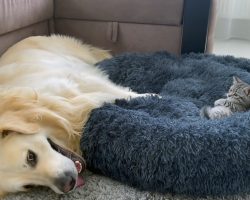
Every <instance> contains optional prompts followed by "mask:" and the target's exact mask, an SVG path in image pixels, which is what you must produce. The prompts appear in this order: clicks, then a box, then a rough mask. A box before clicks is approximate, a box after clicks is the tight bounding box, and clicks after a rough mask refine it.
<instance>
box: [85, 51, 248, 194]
mask: <svg viewBox="0 0 250 200" xmlns="http://www.w3.org/2000/svg"><path fill="white" fill-rule="evenodd" d="M100 67H101V68H102V69H103V70H104V71H106V72H107V74H109V76H110V78H111V79H112V80H113V81H114V82H115V83H117V84H121V85H123V86H129V87H131V88H132V89H133V90H135V91H137V92H140V93H145V92H147V93H148V92H150V93H159V94H161V95H162V99H159V98H157V97H148V98H137V99H133V100H131V101H125V100H118V101H117V102H116V104H106V105H105V106H103V107H101V108H98V109H96V110H94V111H93V112H92V114H91V117H90V119H89V121H88V123H87V124H86V127H85V132H84V137H83V138H82V140H81V147H82V150H83V151H84V153H85V155H86V159H87V165H88V167H89V169H91V170H93V171H95V172H99V173H102V174H104V175H107V176H109V177H112V178H114V179H116V180H119V181H121V182H124V183H127V184H129V185H131V186H135V187H137V188H139V189H143V190H149V191H157V192H161V193H167V192H170V193H178V194H188V195H190V194H191V195H198V196H201V195H229V194H238V193H240V194H244V193H249V192H250V112H245V113H237V114H234V115H233V116H231V117H228V118H225V119H222V120H206V119H202V118H201V117H200V116H199V110H200V108H201V107H202V106H204V105H212V104H213V102H214V101H215V100H217V99H218V98H221V97H222V96H223V95H224V94H225V92H226V91H227V90H228V88H229V86H230V85H231V83H232V76H233V75H237V76H238V77H240V78H241V79H242V80H244V81H246V82H248V83H250V74H249V71H250V61H249V60H247V59H236V58H233V57H216V56H209V55H202V54H198V55H197V54H190V55H185V56H182V57H178V58H177V57H175V56H172V55H169V54H167V53H164V52H159V53H155V54H125V55H121V56H118V57H115V58H112V59H110V60H107V61H104V62H102V63H101V64H100Z"/></svg>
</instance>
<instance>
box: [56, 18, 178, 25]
mask: <svg viewBox="0 0 250 200" xmlns="http://www.w3.org/2000/svg"><path fill="white" fill-rule="evenodd" d="M65 19H66V20H76V21H90V22H91V21H93V22H113V20H95V19H80V18H67V17H56V18H55V20H65ZM115 22H118V23H128V24H148V25H160V26H174V27H180V26H182V24H171V23H169V24H163V23H152V22H148V23H146V22H145V23H142V22H131V21H117V20H116V21H115Z"/></svg>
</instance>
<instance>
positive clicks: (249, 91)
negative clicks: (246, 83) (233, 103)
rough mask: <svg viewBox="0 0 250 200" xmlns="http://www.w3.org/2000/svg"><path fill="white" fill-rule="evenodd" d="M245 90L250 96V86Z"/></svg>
mask: <svg viewBox="0 0 250 200" xmlns="http://www.w3.org/2000/svg"><path fill="white" fill-rule="evenodd" d="M244 92H245V94H246V95H247V96H250V87H246V88H244Z"/></svg>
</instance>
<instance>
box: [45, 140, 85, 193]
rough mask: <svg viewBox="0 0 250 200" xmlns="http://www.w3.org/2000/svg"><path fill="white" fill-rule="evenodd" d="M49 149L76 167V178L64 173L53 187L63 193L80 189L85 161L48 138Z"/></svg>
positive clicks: (73, 175) (72, 174) (82, 182)
mask: <svg viewBox="0 0 250 200" xmlns="http://www.w3.org/2000/svg"><path fill="white" fill-rule="evenodd" d="M48 141H49V143H50V145H51V147H52V148H53V149H54V150H55V151H57V152H58V153H60V154H62V155H63V156H66V157H67V158H69V159H71V160H72V161H73V162H74V164H75V167H76V170H77V172H78V176H77V175H75V174H74V173H72V172H64V174H62V175H61V176H60V177H58V178H57V179H56V180H55V185H56V186H57V187H58V189H60V190H61V191H62V192H64V193H68V192H70V191H72V190H73V189H74V188H77V187H81V186H83V185H84V180H83V172H84V171H85V169H86V162H85V160H84V159H83V158H82V157H81V156H79V155H78V154H76V153H74V152H72V151H70V150H68V149H65V148H63V147H61V146H60V145H58V144H56V143H55V142H53V141H52V140H51V139H49V138H48Z"/></svg>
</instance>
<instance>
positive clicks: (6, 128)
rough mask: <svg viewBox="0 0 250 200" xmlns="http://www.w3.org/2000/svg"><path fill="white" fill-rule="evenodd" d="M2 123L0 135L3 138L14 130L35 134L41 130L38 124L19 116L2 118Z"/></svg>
mask: <svg viewBox="0 0 250 200" xmlns="http://www.w3.org/2000/svg"><path fill="white" fill-rule="evenodd" d="M0 124H1V125H0V136H1V137H2V138H4V137H6V136H7V135H9V134H10V133H13V132H17V133H22V134H34V133H37V132H38V131H39V126H38V124H35V123H31V122H26V121H24V120H22V119H20V118H18V117H13V118H8V119H4V120H1V122H0Z"/></svg>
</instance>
